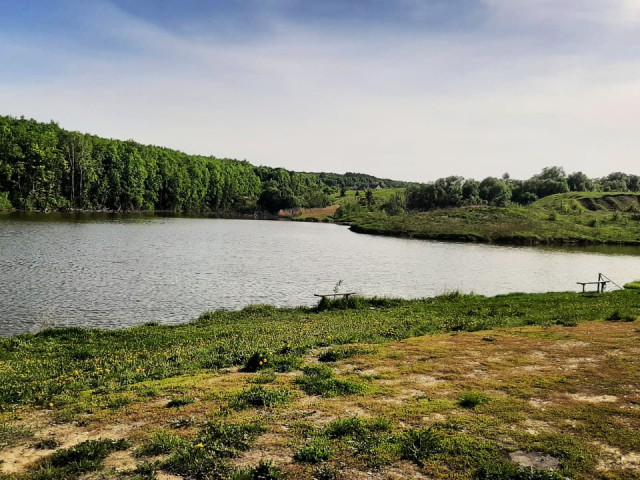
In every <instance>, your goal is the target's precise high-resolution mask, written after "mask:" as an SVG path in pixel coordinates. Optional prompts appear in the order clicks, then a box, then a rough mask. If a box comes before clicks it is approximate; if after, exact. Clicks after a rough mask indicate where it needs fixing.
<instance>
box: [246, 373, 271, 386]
mask: <svg viewBox="0 0 640 480" xmlns="http://www.w3.org/2000/svg"><path fill="white" fill-rule="evenodd" d="M275 380H276V374H275V373H273V372H262V373H260V375H258V376H257V377H256V378H254V379H252V380H251V383H257V384H258V385H264V384H266V383H272V382H274V381H275Z"/></svg>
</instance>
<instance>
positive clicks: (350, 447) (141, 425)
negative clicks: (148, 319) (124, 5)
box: [0, 289, 640, 480]
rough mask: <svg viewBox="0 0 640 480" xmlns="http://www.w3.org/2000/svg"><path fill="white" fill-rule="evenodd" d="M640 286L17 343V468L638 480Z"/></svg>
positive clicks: (333, 310) (10, 354)
mask: <svg viewBox="0 0 640 480" xmlns="http://www.w3.org/2000/svg"><path fill="white" fill-rule="evenodd" d="M638 317H640V291H638V290H634V289H626V290H624V291H617V292H611V293H607V294H593V293H591V294H577V293H548V294H512V295H503V296H498V297H493V298H486V297H481V296H476V295H459V294H456V293H453V294H448V295H444V296H440V297H436V298H431V299H423V300H414V301H402V300H390V299H361V298H352V299H350V301H349V302H345V301H339V302H336V303H331V304H329V305H326V309H321V310H315V309H308V308H298V309H276V308H274V307H270V306H254V307H248V308H246V309H244V310H242V311H240V312H214V313H208V314H205V315H203V316H202V317H201V318H200V319H198V320H197V321H194V322H192V323H190V324H187V325H181V326H171V327H168V326H160V325H154V324H148V325H145V326H140V327H135V328H132V329H129V330H123V331H99V330H83V329H78V328H65V329H59V330H47V331H43V332H41V333H39V334H37V335H23V336H18V337H13V338H6V339H2V340H0V409H1V412H0V459H2V460H3V463H1V464H0V469H1V471H2V472H3V473H2V476H0V478H2V479H3V480H4V479H8V478H10V479H20V480H34V479H42V480H45V479H63V478H85V479H102V478H108V479H111V478H113V479H131V478H137V479H152V478H160V479H165V480H166V479H179V478H189V479H190V478H193V479H208V478H234V479H252V478H253V479H258V478H260V479H265V478H266V479H268V478H290V479H298V478H299V479H312V478H319V479H330V478H335V479H359V478H363V479H364V478H397V479H400V478H417V479H420V478H436V479H440V478H447V479H454V478H455V479H555V478H563V477H568V478H577V479H580V478H584V479H632V478H638V469H640V437H639V436H638V435H637V431H638V430H639V429H640V396H639V392H640V364H639V363H638V361H637V358H638V353H640V351H639V350H638V340H639V339H640V328H638V327H639V324H638V322H637V321H635V320H636V319H637V318H638Z"/></svg>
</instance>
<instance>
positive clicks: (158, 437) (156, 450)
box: [136, 430, 187, 457]
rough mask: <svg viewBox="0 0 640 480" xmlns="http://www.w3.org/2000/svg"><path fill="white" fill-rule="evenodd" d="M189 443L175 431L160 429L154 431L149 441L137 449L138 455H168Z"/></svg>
mask: <svg viewBox="0 0 640 480" xmlns="http://www.w3.org/2000/svg"><path fill="white" fill-rule="evenodd" d="M186 444H187V441H186V440H185V439H183V438H182V437H179V436H178V435H176V434H175V433H173V432H170V431H166V430H160V431H158V432H155V433H153V434H152V435H151V436H149V438H148V439H147V441H146V442H145V443H144V444H143V445H142V446H141V447H140V448H138V449H137V450H136V456H143V457H146V456H154V455H167V454H169V453H171V452H173V451H174V450H177V449H178V448H180V447H183V446H185V445H186Z"/></svg>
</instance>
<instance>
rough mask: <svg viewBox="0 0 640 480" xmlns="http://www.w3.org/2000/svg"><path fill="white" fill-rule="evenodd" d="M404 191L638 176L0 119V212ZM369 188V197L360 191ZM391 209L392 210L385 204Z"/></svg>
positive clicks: (442, 203)
mask: <svg viewBox="0 0 640 480" xmlns="http://www.w3.org/2000/svg"><path fill="white" fill-rule="evenodd" d="M376 188H395V189H399V188H406V192H405V195H404V196H402V195H396V196H395V197H394V199H393V202H391V203H393V205H392V207H393V209H392V210H393V211H394V212H395V213H398V212H400V211H404V210H408V211H416V210H418V211H419V210H434V209H438V208H449V207H459V206H464V205H492V206H507V205H528V204H530V203H532V202H534V201H536V200H537V199H539V198H542V197H545V196H548V195H551V194H554V193H564V192H569V191H601V192H608V191H617V192H627V191H640V177H638V176H637V175H633V174H626V173H621V172H614V173H611V174H609V175H608V176H606V177H603V178H597V179H590V178H588V177H587V176H586V175H585V174H584V173H582V172H574V173H571V174H569V175H567V174H566V173H565V171H564V170H563V169H562V168H561V167H548V168H544V169H543V170H542V172H541V173H539V174H537V175H534V176H533V177H531V178H530V179H528V180H516V179H512V178H511V177H510V176H509V175H508V174H506V173H505V174H504V175H503V176H502V177H501V178H496V177H487V178H485V179H484V180H482V181H478V180H474V179H470V178H469V179H465V178H464V177H460V176H450V177H446V178H439V179H437V180H436V181H434V182H430V183H424V184H419V183H410V182H401V181H395V180H389V179H380V178H376V177H374V176H371V175H366V174H361V173H349V172H348V173H345V174H336V173H307V172H294V171H289V170H286V169H284V168H272V167H266V166H254V165H252V164H250V163H249V162H247V161H245V160H243V161H239V160H234V159H228V158H222V159H221V158H216V157H213V156H200V155H187V154H185V153H182V152H179V151H176V150H171V149H169V148H164V147H158V146H153V145H142V144H140V143H137V142H135V141H133V140H126V141H122V140H114V139H105V138H101V137H98V136H95V135H90V134H84V133H79V132H73V131H68V130H64V129H62V128H60V127H59V126H58V124H56V123H55V122H49V123H42V122H38V121H36V120H30V119H25V118H23V117H21V118H15V117H10V116H0V210H7V209H11V208H16V209H22V210H41V211H47V210H71V209H81V210H109V211H143V210H144V211H154V210H155V211H174V212H230V213H256V212H263V213H275V212H278V211H279V210H281V209H293V208H298V207H303V208H315V207H325V206H328V205H329V204H330V203H331V198H330V196H331V195H335V194H337V193H338V192H340V194H341V195H343V196H344V193H345V191H346V190H348V189H350V190H356V191H359V190H362V191H364V192H365V195H364V196H363V197H362V199H363V201H365V200H366V199H367V198H369V199H371V198H372V197H371V195H370V193H371V189H376ZM366 193H368V195H366ZM390 210H391V209H390Z"/></svg>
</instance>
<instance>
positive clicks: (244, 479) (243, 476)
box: [231, 460, 285, 480]
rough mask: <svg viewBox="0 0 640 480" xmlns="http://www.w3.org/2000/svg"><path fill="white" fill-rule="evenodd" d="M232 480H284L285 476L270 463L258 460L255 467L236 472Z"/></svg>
mask: <svg viewBox="0 0 640 480" xmlns="http://www.w3.org/2000/svg"><path fill="white" fill-rule="evenodd" d="M231 478H232V480H284V478H285V474H284V473H283V472H282V470H280V469H279V468H278V467H276V466H275V465H273V464H272V463H271V462H265V461H262V460H260V463H259V464H258V466H257V467H253V468H249V469H247V470H244V471H241V472H237V473H236V474H235V475H234V476H233V477H231Z"/></svg>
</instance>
